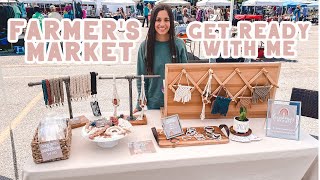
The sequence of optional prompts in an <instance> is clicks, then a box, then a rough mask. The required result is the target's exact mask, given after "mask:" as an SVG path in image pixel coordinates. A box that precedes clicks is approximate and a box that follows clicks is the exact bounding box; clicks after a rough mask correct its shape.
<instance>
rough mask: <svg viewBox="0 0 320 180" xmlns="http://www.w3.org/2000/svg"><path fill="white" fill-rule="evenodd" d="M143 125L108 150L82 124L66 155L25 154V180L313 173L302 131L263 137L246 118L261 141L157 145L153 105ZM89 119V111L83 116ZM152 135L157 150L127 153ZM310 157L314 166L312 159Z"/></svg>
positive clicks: (268, 177) (313, 147)
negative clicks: (38, 160)
mask: <svg viewBox="0 0 320 180" xmlns="http://www.w3.org/2000/svg"><path fill="white" fill-rule="evenodd" d="M146 115H147V117H148V119H149V122H148V125H144V126H135V127H133V129H132V133H131V134H129V136H127V137H126V138H125V139H122V140H121V141H120V142H119V144H118V145H117V146H116V147H114V148H111V149H103V148H100V147H98V146H97V145H96V144H94V143H92V142H89V141H87V140H85V139H84V138H83V137H82V136H81V129H82V128H78V129H74V130H73V132H72V134H73V135H72V145H71V155H70V158H69V159H67V160H63V161H56V162H50V163H43V164H35V163H34V162H33V160H32V157H31V156H30V159H29V160H28V161H27V162H26V163H25V166H24V168H23V179H24V180H59V179H61V180H62V179H63V180H82V179H83V180H85V179H94V180H100V179H101V180H102V179H114V180H119V179H123V180H124V179H126V180H127V179H139V180H142V179H152V180H163V179H183V180H188V179H192V180H194V179H199V180H200V179H201V180H206V179H208V180H212V179H224V180H228V179H230V180H231V179H232V180H233V179H237V180H239V179H240V180H241V179H264V180H274V179H277V180H281V179H284V180H288V179H290V180H301V179H302V177H303V176H304V175H305V173H306V172H307V170H308V169H310V170H309V171H308V173H311V174H312V173H316V171H317V169H316V168H313V167H314V166H315V165H317V162H315V161H314V160H315V158H316V157H317V154H318V141H317V140H316V139H314V138H312V137H311V136H310V135H308V134H307V133H304V132H301V136H300V137H301V138H300V141H295V140H285V139H277V138H269V137H265V129H264V126H265V119H262V118H257V119H253V118H251V120H250V124H251V125H250V127H251V128H252V131H253V133H254V134H255V135H257V136H259V137H261V138H262V140H261V141H257V142H252V143H238V142H233V141H230V142H229V143H228V144H222V145H205V146H190V147H177V148H159V147H158V145H157V143H156V141H155V139H154V137H153V134H152V131H151V127H156V128H161V121H160V118H161V115H160V111H158V110H149V111H147V112H146ZM87 117H88V118H89V119H90V118H92V117H91V116H87ZM232 122H233V120H232V119H211V120H204V121H200V120H181V125H182V127H195V126H206V125H220V124H227V125H228V126H231V125H232ZM144 140H152V141H153V144H154V146H155V148H156V153H151V154H140V155H130V152H129V149H128V143H129V142H136V141H144ZM313 162H314V164H313V166H311V165H312V163H313Z"/></svg>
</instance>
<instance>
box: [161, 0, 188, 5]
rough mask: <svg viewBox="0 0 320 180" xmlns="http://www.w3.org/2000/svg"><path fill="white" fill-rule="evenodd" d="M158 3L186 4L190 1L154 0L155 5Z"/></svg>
mask: <svg viewBox="0 0 320 180" xmlns="http://www.w3.org/2000/svg"><path fill="white" fill-rule="evenodd" d="M159 3H163V4H168V5H170V6H188V5H190V2H187V1H184V0H160V1H157V2H156V5H157V4H159Z"/></svg>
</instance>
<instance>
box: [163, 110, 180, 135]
mask: <svg viewBox="0 0 320 180" xmlns="http://www.w3.org/2000/svg"><path fill="white" fill-rule="evenodd" d="M162 127H163V132H164V134H165V135H166V137H167V139H171V138H174V137H177V136H181V135H183V134H184V133H183V130H182V128H181V124H180V120H179V115H177V114H176V115H172V116H168V117H165V118H163V119H162Z"/></svg>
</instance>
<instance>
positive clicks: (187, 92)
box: [173, 71, 193, 104]
mask: <svg viewBox="0 0 320 180" xmlns="http://www.w3.org/2000/svg"><path fill="white" fill-rule="evenodd" d="M183 74H185V75H186V79H187V83H188V85H187V86H185V85H181V84H180V81H181V78H182V75H183ZM192 88H193V87H192V86H190V84H189V80H188V74H187V72H185V71H184V72H181V73H180V79H179V82H178V88H177V90H176V92H175V94H174V99H173V100H174V101H176V102H180V101H181V102H182V103H183V104H184V103H186V102H189V101H190V100H191V89H192Z"/></svg>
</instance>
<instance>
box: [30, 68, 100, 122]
mask: <svg viewBox="0 0 320 180" xmlns="http://www.w3.org/2000/svg"><path fill="white" fill-rule="evenodd" d="M96 76H98V73H96ZM62 80H63V82H64V83H65V87H66V93H67V102H68V110H69V117H70V119H73V113H72V105H71V97H70V77H64V78H62ZM38 85H41V82H30V83H28V86H29V87H32V86H38Z"/></svg>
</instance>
